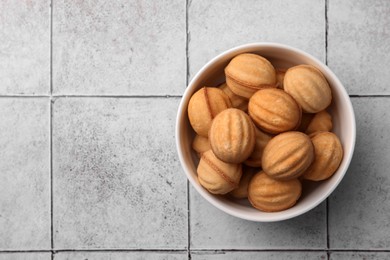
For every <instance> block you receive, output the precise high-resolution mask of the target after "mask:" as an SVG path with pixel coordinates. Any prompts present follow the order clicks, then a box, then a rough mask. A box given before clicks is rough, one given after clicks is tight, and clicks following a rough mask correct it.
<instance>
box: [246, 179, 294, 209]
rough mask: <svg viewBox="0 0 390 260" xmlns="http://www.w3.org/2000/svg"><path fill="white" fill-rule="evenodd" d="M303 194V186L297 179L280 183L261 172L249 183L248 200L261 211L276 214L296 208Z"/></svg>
mask: <svg viewBox="0 0 390 260" xmlns="http://www.w3.org/2000/svg"><path fill="white" fill-rule="evenodd" d="M301 192H302V185H301V182H300V181H299V180H297V179H292V180H289V181H278V180H275V179H272V178H270V177H269V176H268V175H267V174H265V173H264V172H259V173H257V174H256V175H255V176H253V178H252V180H251V181H250V183H249V187H248V199H249V201H250V203H251V204H252V205H253V207H255V208H257V209H259V210H262V211H267V212H275V211H282V210H285V209H288V208H291V207H292V206H294V205H295V203H296V202H297V201H298V199H299V197H300V196H301Z"/></svg>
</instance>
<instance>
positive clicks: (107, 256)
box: [54, 252, 188, 260]
mask: <svg viewBox="0 0 390 260" xmlns="http://www.w3.org/2000/svg"><path fill="white" fill-rule="evenodd" d="M85 259H88V260H114V259H115V260H127V259H134V260H144V259H145V260H185V259H188V257H187V252H169V253H168V252H167V253H165V252H60V253H58V254H55V256H54V260H85Z"/></svg>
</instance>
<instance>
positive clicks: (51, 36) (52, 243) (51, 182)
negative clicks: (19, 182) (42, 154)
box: [50, 0, 54, 260]
mask: <svg viewBox="0 0 390 260" xmlns="http://www.w3.org/2000/svg"><path fill="white" fill-rule="evenodd" d="M53 102H54V101H53V0H50V247H51V259H52V260H53V259H54V251H53V249H54V233H53V232H54V228H53V208H54V207H53V205H54V204H53Z"/></svg>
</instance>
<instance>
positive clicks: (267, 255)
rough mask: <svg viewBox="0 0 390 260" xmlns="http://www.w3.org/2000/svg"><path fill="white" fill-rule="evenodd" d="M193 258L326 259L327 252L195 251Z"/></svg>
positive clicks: (211, 259)
mask: <svg viewBox="0 0 390 260" xmlns="http://www.w3.org/2000/svg"><path fill="white" fill-rule="evenodd" d="M191 256H192V259H193V260H203V259H205V260H206V259H210V260H225V259H229V260H244V259H267V260H280V259H284V260H309V259H310V260H325V259H326V258H327V256H326V253H325V252H218V253H212V254H211V253H207V252H194V253H193V254H192V255H191Z"/></svg>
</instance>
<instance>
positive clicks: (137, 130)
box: [53, 98, 187, 248]
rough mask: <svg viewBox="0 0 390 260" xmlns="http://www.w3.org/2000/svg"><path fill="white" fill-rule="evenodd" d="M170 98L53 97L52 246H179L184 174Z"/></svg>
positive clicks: (182, 243)
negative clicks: (176, 144) (55, 98)
mask: <svg viewBox="0 0 390 260" xmlns="http://www.w3.org/2000/svg"><path fill="white" fill-rule="evenodd" d="M178 101H179V99H174V98H158V99H149V98H141V99H132V98H131V99H128V98H126V99H114V98H106V99H100V98H81V99H77V98H71V99H66V98H63V99H62V98H61V99H58V100H57V101H56V102H55V103H54V118H53V123H54V129H53V134H54V136H53V149H54V154H53V160H54V161H53V175H54V180H53V182H54V184H53V189H54V244H55V246H56V247H57V248H185V247H186V245H187V200H186V179H185V177H184V176H183V175H182V174H179V172H180V171H181V168H180V165H179V162H178V158H177V155H176V149H175V141H174V123H175V116H176V109H177V105H178Z"/></svg>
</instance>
